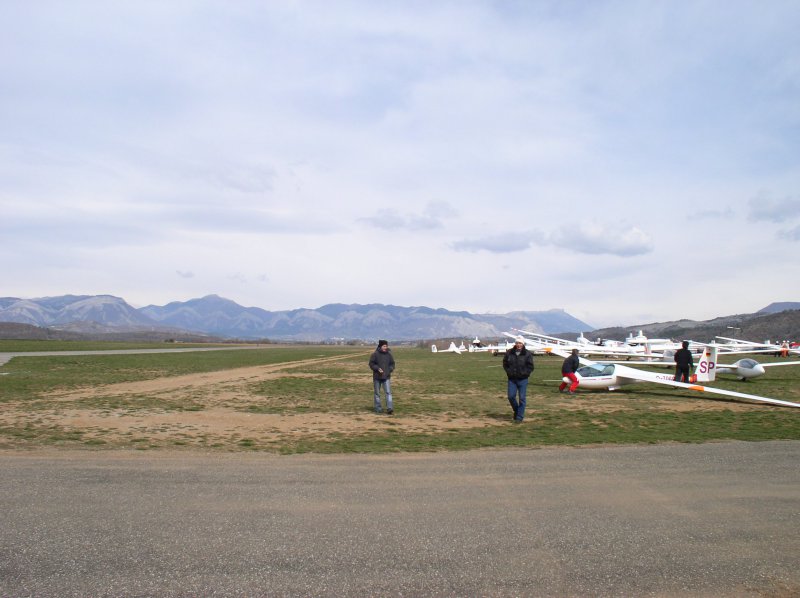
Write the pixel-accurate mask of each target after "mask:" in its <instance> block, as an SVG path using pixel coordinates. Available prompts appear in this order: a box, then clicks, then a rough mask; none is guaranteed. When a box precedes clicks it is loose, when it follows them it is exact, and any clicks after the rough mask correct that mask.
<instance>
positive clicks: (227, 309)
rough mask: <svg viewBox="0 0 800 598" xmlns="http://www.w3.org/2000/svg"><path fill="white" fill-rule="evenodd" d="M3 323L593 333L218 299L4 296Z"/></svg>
mask: <svg viewBox="0 0 800 598" xmlns="http://www.w3.org/2000/svg"><path fill="white" fill-rule="evenodd" d="M0 322H14V323H19V324H29V325H31V326H36V327H40V328H48V329H51V330H59V331H62V332H67V331H69V332H71V333H79V334H88V335H91V336H92V337H94V338H97V337H98V336H102V335H120V334H127V335H131V334H136V335H139V336H141V335H146V334H149V335H151V336H163V335H170V334H171V335H177V334H178V333H183V334H186V333H187V332H191V333H194V334H196V335H209V336H213V337H223V338H237V339H243V340H256V339H270V340H294V341H309V342H314V341H323V340H328V339H333V338H336V339H343V340H354V339H355V340H358V339H361V340H369V341H374V340H375V339H377V338H388V339H391V340H395V341H403V340H406V341H408V340H421V339H431V338H444V337H453V338H467V337H470V338H471V337H474V336H476V335H478V336H480V337H499V336H501V335H502V333H503V331H506V330H510V329H512V328H522V329H526V330H532V331H535V332H543V333H545V334H549V333H552V332H555V331H558V330H565V329H576V330H590V329H591V328H592V327H591V326H590V325H589V324H586V323H585V322H582V321H580V320H578V319H577V318H574V317H572V316H570V315H569V314H568V313H566V312H565V311H564V310H561V309H552V310H547V311H519V312H512V313H508V314H471V313H469V312H463V311H462V312H454V311H448V310H446V309H433V308H429V307H399V306H395V305H383V304H368V305H360V304H342V303H334V304H329V305H324V306H322V307H320V308H317V309H295V310H289V311H275V312H272V311H267V310H264V309H261V308H258V307H243V306H241V305H239V304H237V303H235V302H234V301H231V300H230V299H225V298H223V297H219V296H218V295H208V296H206V297H202V298H199V299H191V300H189V301H183V302H180V301H176V302H172V303H169V304H167V305H164V306H157V305H148V306H147V307H143V308H141V309H136V308H134V307H132V306H130V305H129V304H128V303H126V302H125V300H124V299H121V298H119V297H114V296H112V295H96V296H86V295H64V296H61V297H46V298H42V299H19V298H15V297H0Z"/></svg>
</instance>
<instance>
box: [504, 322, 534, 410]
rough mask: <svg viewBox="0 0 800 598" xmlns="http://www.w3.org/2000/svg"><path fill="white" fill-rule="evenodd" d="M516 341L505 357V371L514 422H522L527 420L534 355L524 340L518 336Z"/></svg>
mask: <svg viewBox="0 0 800 598" xmlns="http://www.w3.org/2000/svg"><path fill="white" fill-rule="evenodd" d="M514 340H515V342H514V346H513V347H512V348H511V349H509V350H508V351H506V354H505V355H504V356H503V369H504V370H505V371H506V376H508V402H509V403H511V408H512V409H513V410H514V421H515V422H521V421H522V420H523V419H524V418H525V397H526V395H527V390H528V377H530V375H531V374H532V373H533V353H531V352H530V351H528V350H527V349H526V348H525V339H524V338H522V337H521V336H518V337H517V338H516V339H514ZM518 394H519V401H517V395H518Z"/></svg>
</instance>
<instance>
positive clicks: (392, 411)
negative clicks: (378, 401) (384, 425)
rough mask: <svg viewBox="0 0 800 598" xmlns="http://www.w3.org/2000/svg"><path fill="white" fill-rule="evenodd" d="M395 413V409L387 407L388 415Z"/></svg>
mask: <svg viewBox="0 0 800 598" xmlns="http://www.w3.org/2000/svg"><path fill="white" fill-rule="evenodd" d="M393 413H394V409H387V410H386V415H392V414H393Z"/></svg>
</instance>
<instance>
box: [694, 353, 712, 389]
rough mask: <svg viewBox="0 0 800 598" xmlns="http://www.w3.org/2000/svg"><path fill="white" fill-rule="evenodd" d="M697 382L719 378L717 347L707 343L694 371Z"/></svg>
mask: <svg viewBox="0 0 800 598" xmlns="http://www.w3.org/2000/svg"><path fill="white" fill-rule="evenodd" d="M694 374H695V378H696V381H697V382H713V381H714V380H716V378H717V347H716V346H715V345H706V347H705V348H704V349H703V355H702V356H701V357H700V361H699V362H697V368H696V369H695V371H694Z"/></svg>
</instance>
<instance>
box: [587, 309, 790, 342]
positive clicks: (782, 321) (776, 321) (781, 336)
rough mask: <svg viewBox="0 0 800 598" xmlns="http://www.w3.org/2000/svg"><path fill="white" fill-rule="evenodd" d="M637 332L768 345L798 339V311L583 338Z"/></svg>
mask: <svg viewBox="0 0 800 598" xmlns="http://www.w3.org/2000/svg"><path fill="white" fill-rule="evenodd" d="M773 305H777V304H773ZM786 305H792V304H788V303H787V304H786ZM798 305H800V304H798ZM765 309H766V308H765ZM639 330H641V331H642V332H643V333H644V334H645V336H648V337H650V338H672V339H676V340H680V339H692V340H696V341H701V342H708V341H711V340H713V339H714V337H715V336H724V337H728V338H740V339H747V340H752V341H765V340H769V341H772V342H776V341H782V340H785V339H790V340H797V339H800V310H798V309H791V310H782V311H778V312H773V313H770V312H765V310H760V311H758V312H756V313H754V314H737V315H733V316H722V317H719V318H714V319H712V320H706V321H695V320H676V321H672V322H660V323H651V324H637V325H635V326H628V327H626V328H619V327H616V328H601V329H598V330H593V331H592V332H591V333H588V334H586V337H587V338H590V339H592V340H594V339H596V338H608V339H616V340H624V339H625V337H626V336H627V335H628V334H629V333H630V332H632V331H637V332H638V331H639Z"/></svg>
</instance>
